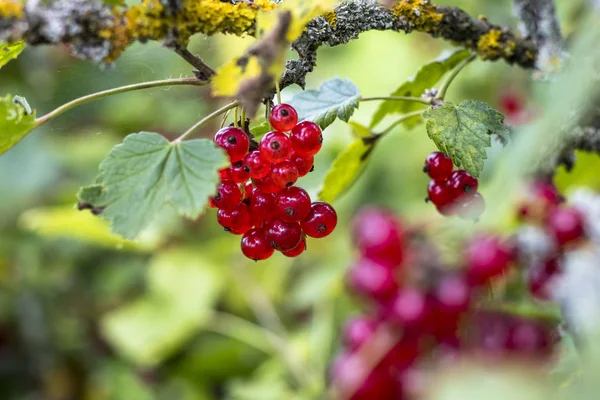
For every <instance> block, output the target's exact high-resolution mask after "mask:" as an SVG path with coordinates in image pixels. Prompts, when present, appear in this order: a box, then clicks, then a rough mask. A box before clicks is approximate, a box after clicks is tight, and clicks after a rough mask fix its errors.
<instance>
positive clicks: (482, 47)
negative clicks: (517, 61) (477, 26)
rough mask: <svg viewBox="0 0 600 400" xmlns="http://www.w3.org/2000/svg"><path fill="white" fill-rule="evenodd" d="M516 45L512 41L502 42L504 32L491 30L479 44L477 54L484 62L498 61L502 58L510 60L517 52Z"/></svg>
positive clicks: (481, 38)
mask: <svg viewBox="0 0 600 400" xmlns="http://www.w3.org/2000/svg"><path fill="white" fill-rule="evenodd" d="M515 47H516V43H515V42H514V41H512V40H502V32H501V31H499V30H497V29H491V30H490V31H489V32H488V33H486V34H485V35H482V36H481V37H480V38H479V41H478V42H477V52H478V53H479V55H480V57H481V58H482V59H484V60H487V59H489V60H496V59H498V58H500V57H506V58H509V57H511V56H512V55H513V53H514V51H515Z"/></svg>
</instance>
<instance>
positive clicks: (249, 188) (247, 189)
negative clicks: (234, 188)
mask: <svg viewBox="0 0 600 400" xmlns="http://www.w3.org/2000/svg"><path fill="white" fill-rule="evenodd" d="M253 191H254V185H253V184H252V182H246V183H245V184H244V186H243V187H242V200H248V199H250V196H252V192H253Z"/></svg>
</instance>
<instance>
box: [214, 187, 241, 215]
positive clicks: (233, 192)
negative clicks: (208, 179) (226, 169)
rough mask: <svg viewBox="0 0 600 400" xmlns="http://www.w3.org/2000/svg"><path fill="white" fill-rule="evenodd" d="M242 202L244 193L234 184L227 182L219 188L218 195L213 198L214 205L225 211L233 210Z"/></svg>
mask: <svg viewBox="0 0 600 400" xmlns="http://www.w3.org/2000/svg"><path fill="white" fill-rule="evenodd" d="M240 201H242V192H241V191H240V188H239V187H238V185H236V184H235V183H233V182H225V183H221V184H220V185H219V186H217V195H216V196H215V197H213V198H212V203H213V204H214V205H215V206H216V207H217V208H220V209H223V210H231V209H232V208H234V207H235V206H237V204H238V203H239V202H240Z"/></svg>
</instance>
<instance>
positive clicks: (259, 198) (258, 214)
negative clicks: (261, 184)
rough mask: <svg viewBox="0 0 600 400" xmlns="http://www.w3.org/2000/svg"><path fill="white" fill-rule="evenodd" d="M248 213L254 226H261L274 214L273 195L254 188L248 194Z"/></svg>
mask: <svg viewBox="0 0 600 400" xmlns="http://www.w3.org/2000/svg"><path fill="white" fill-rule="evenodd" d="M249 207H250V215H251V216H252V223H253V224H254V225H255V226H262V224H263V223H264V222H267V221H269V220H270V219H271V218H273V216H274V215H275V213H274V211H275V195H274V194H273V193H265V192H262V191H260V190H259V189H254V191H253V192H252V194H251V195H250V206H249Z"/></svg>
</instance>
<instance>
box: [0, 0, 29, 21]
mask: <svg viewBox="0 0 600 400" xmlns="http://www.w3.org/2000/svg"><path fill="white" fill-rule="evenodd" d="M0 17H3V18H23V3H21V2H20V1H11V0H1V1H0Z"/></svg>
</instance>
